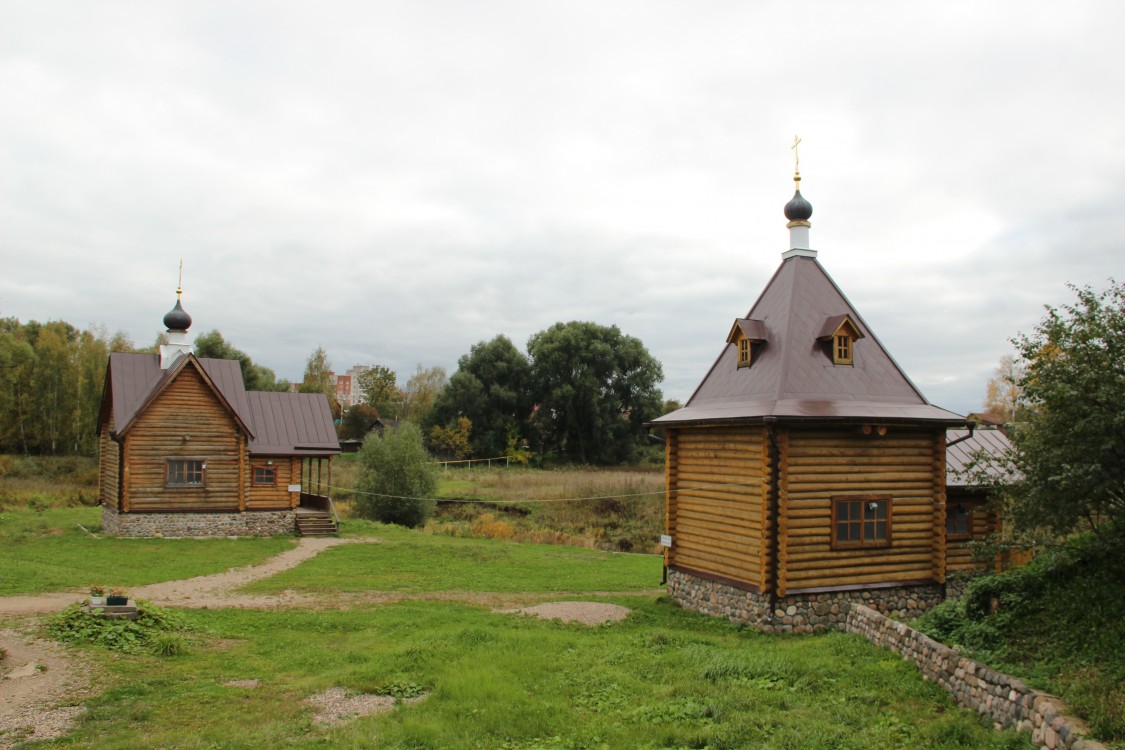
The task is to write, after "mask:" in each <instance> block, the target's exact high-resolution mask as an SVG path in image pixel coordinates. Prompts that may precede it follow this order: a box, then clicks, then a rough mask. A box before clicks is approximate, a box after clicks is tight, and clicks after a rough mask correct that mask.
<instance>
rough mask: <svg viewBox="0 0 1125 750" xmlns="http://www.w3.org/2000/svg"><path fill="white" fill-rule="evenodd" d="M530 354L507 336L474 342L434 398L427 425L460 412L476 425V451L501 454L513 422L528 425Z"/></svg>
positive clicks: (519, 426) (445, 420) (445, 421)
mask: <svg viewBox="0 0 1125 750" xmlns="http://www.w3.org/2000/svg"><path fill="white" fill-rule="evenodd" d="M530 374H531V370H530V367H529V364H528V361H527V357H526V356H524V354H523V353H522V352H521V351H520V350H519V349H517V348H516V347H515V345H514V344H512V341H511V339H509V338H508V337H507V336H497V337H496V338H494V339H492V340H491V341H481V342H479V343H477V344H474V345H473V347H472V348H471V349H470V350H469V353H468V354H464V355H462V356H461V358H460V359H459V360H458V361H457V372H455V373H453V377H451V378H450V379H449V385H447V386H446V387H445V389H444V390H442V391H441V393H440V394H438V396H437V398H436V399H435V400H434V408H433V409H432V410H431V411H430V414H429V417H428V418H427V420H426V425H427V427H429V428H430V429H432V428H433V426H434V425H442V426H445V427H449V426H451V425H453V424H455V422H456V420H457V418H458V417H467V418H468V419H469V420H470V421H471V422H472V425H473V438H472V441H471V444H472V450H473V453H474V454H475V455H477V456H481V457H485V458H487V457H492V456H503V455H504V451H505V448H506V446H507V443H508V433H509V430H510V429H511V428H514V429H516V430H522V429H526V426H525V422H526V420H527V417H528V415H529V414H530V413H531V403H532V401H531V395H530V392H529V390H528V389H529V386H530Z"/></svg>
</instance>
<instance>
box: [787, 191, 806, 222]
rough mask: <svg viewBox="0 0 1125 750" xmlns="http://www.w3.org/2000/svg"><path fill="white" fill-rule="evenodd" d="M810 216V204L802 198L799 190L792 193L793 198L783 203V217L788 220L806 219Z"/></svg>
mask: <svg viewBox="0 0 1125 750" xmlns="http://www.w3.org/2000/svg"><path fill="white" fill-rule="evenodd" d="M811 216H812V204H811V203H809V202H808V201H807V200H805V199H804V196H802V195H801V191H800V190H798V191H797V192H795V193H793V198H792V200H790V201H789V202H788V203H786V204H785V218H786V219H789V221H808V220H809V218H810V217H811Z"/></svg>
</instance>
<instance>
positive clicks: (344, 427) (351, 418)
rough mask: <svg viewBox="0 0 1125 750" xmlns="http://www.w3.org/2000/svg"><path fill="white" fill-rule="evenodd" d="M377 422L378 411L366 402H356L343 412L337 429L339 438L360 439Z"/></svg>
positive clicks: (365, 435)
mask: <svg viewBox="0 0 1125 750" xmlns="http://www.w3.org/2000/svg"><path fill="white" fill-rule="evenodd" d="M378 422H379V412H378V411H376V410H375V409H372V408H371V407H370V406H367V405H366V404H356V405H355V406H353V407H352V408H350V409H348V410H347V411H346V412H344V416H343V418H342V419H341V420H340V427H339V430H338V433H339V437H340V439H341V440H362V439H363V438H365V437H367V433H369V432H371V428H373V427H374V426H375V425H376V424H378Z"/></svg>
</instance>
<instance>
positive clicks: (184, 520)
mask: <svg viewBox="0 0 1125 750" xmlns="http://www.w3.org/2000/svg"><path fill="white" fill-rule="evenodd" d="M296 517H297V514H296V513H295V512H294V511H292V510H281V511H264V510H257V511H246V512H245V513H119V512H118V511H117V510H116V509H114V508H110V507H108V506H106V505H103V506H102V533H103V534H106V535H108V536H126V537H206V536H277V535H279V534H292V533H294V531H295V530H296V528H297V522H296Z"/></svg>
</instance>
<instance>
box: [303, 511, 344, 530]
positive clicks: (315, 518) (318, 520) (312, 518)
mask: <svg viewBox="0 0 1125 750" xmlns="http://www.w3.org/2000/svg"><path fill="white" fill-rule="evenodd" d="M339 533H340V529H339V528H338V527H337V526H336V522H335V521H333V520H332V516H331V515H329V514H328V513H307V512H306V513H298V514H297V536H336V535H337V534H339Z"/></svg>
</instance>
